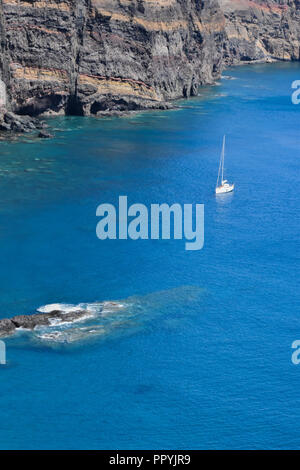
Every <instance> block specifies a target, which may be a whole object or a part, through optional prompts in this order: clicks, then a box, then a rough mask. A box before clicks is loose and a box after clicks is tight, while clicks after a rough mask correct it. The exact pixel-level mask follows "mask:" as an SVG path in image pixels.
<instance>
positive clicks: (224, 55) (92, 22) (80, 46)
mask: <svg viewBox="0 0 300 470" xmlns="http://www.w3.org/2000/svg"><path fill="white" fill-rule="evenodd" d="M0 6H1V8H0V36H1V42H0V78H1V80H2V81H1V82H0V127H1V126H2V127H1V128H2V129H5V128H6V127H9V126H10V122H6V121H9V118H7V119H6V121H5V119H4V115H5V112H6V111H5V110H7V108H8V109H9V111H11V112H14V113H17V114H19V115H31V116H39V115H44V114H47V115H49V114H78V115H90V114H92V115H97V114H98V115H103V114H104V115H105V113H107V112H111V111H115V112H122V111H128V110H136V109H144V108H165V107H167V103H166V102H167V101H168V100H171V99H175V98H179V97H189V96H192V95H195V94H197V91H198V87H199V85H202V84H207V83H212V82H214V80H215V79H216V78H218V77H219V76H220V72H221V70H222V67H223V65H224V64H239V63H243V62H251V61H271V60H281V59H285V60H298V59H299V50H300V46H299V40H300V26H299V24H300V21H299V20H300V13H299V10H300V0H267V1H262V0H0ZM3 90H5V92H3ZM22 125H23V124H22ZM24 125H25V124H24ZM30 125H32V124H30ZM12 127H13V126H12ZM19 127H20V126H19ZM21 127H22V126H21ZM13 130H14V129H13Z"/></svg>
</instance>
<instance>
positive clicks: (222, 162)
mask: <svg viewBox="0 0 300 470" xmlns="http://www.w3.org/2000/svg"><path fill="white" fill-rule="evenodd" d="M224 155H225V135H224V137H223V147H222V153H221V158H220V164H219V172H218V179H217V186H216V187H218V186H219V180H220V175H222V179H221V185H222V184H223V179H224Z"/></svg>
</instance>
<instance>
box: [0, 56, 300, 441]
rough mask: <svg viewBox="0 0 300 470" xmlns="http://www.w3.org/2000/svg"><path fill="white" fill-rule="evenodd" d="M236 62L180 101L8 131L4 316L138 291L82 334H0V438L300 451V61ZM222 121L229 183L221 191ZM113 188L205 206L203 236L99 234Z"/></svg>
mask: <svg viewBox="0 0 300 470" xmlns="http://www.w3.org/2000/svg"><path fill="white" fill-rule="evenodd" d="M225 75H227V76H228V75H229V76H231V77H234V78H235V80H228V79H223V80H222V81H221V82H220V84H219V86H216V87H208V88H203V89H201V90H200V96H199V97H198V98H194V99H191V100H189V101H180V102H179V106H180V108H179V109H177V110H174V111H166V112H150V113H144V114H140V115H138V116H132V117H129V118H125V119H106V120H100V119H99V120H97V119H89V118H57V119H55V120H51V121H50V125H51V127H53V128H54V129H55V131H54V132H55V138H54V139H53V140H51V141H40V140H35V139H34V138H31V137H29V138H28V137H27V138H26V139H24V138H23V139H21V140H17V141H13V142H1V143H0V151H1V156H0V259H1V266H0V288H1V311H0V317H8V316H13V315H15V314H23V313H33V312H34V311H36V309H37V308H38V307H39V306H42V305H46V304H52V303H71V304H78V303H80V302H95V301H103V300H120V301H122V302H124V303H125V304H126V305H127V309H125V311H122V312H120V313H118V312H117V313H114V314H112V318H113V320H112V321H113V323H114V326H113V327H112V328H111V327H109V325H110V321H111V320H110V318H109V315H108V317H107V319H106V320H105V321H106V322H107V325H108V327H107V329H105V328H104V333H103V334H102V335H99V336H95V337H92V338H90V339H88V340H86V339H85V340H84V341H79V342H77V343H74V344H73V345H65V344H63V345H56V344H55V342H53V344H50V343H49V344H48V343H45V342H43V341H39V340H37V338H36V337H34V336H33V335H32V336H30V335H18V336H17V337H16V338H13V339H9V340H7V341H6V344H7V359H8V365H7V366H6V367H0V380H1V384H0V448H2V449H114V448H118V449H155V448H158V449H162V448H172V449H182V448H186V449H228V448H234V449H240V448H244V449H248V448H249V449H253V448H260V449H261V448H265V449H271V448H281V449H283V448H300V436H299V432H298V424H299V419H300V399H299V384H300V366H298V367H297V366H295V365H293V364H292V362H291V353H292V350H291V344H292V342H293V341H294V340H296V339H299V338H300V316H299V285H298V282H297V281H298V277H299V272H298V269H297V267H298V266H299V264H298V265H297V263H298V258H297V255H298V251H299V250H298V229H299V219H298V218H297V217H298V216H299V214H298V208H299V191H298V189H297V188H298V186H299V155H300V138H299V133H300V131H299V129H300V128H299V122H300V105H299V106H295V105H292V103H291V83H292V81H293V80H296V79H299V78H300V66H299V64H277V65H266V66H263V65H259V66H247V67H244V68H236V69H232V70H228V71H226V73H225ZM224 133H226V134H227V141H228V145H227V160H226V167H227V175H228V177H229V179H230V180H231V181H234V182H235V184H236V191H235V193H234V194H232V195H228V196H226V197H224V198H218V199H217V198H216V197H215V195H214V186H215V183H216V177H217V170H218V163H219V155H220V147H221V140H222V136H223V134H224ZM119 195H128V198H129V203H137V202H140V203H144V204H146V205H150V204H151V203H163V202H166V203H169V204H171V203H174V202H177V203H181V204H183V203H193V204H196V203H203V204H205V217H206V219H205V222H206V223H205V246H204V249H203V250H202V251H198V252H197V251H196V252H187V251H185V249H184V242H183V241H172V240H170V241H105V242H104V241H99V240H98V239H97V238H96V232H95V230H96V223H97V218H96V215H95V213H96V207H97V206H98V205H99V204H101V203H105V202H108V203H114V204H116V203H117V200H118V196H119ZM105 325H106V324H105ZM105 325H104V326H105Z"/></svg>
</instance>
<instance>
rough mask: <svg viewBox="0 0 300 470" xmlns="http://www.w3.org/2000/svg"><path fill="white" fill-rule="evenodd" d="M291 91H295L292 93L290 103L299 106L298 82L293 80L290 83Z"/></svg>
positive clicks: (299, 87) (299, 88) (299, 86)
mask: <svg viewBox="0 0 300 470" xmlns="http://www.w3.org/2000/svg"><path fill="white" fill-rule="evenodd" d="M292 89H293V90H295V91H294V92H293V93H292V103H293V104H300V80H295V81H294V82H293V83H292Z"/></svg>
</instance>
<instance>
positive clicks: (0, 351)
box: [0, 341, 6, 366]
mask: <svg viewBox="0 0 300 470" xmlns="http://www.w3.org/2000/svg"><path fill="white" fill-rule="evenodd" d="M5 364H6V345H5V343H4V341H0V365H1V366H5Z"/></svg>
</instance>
